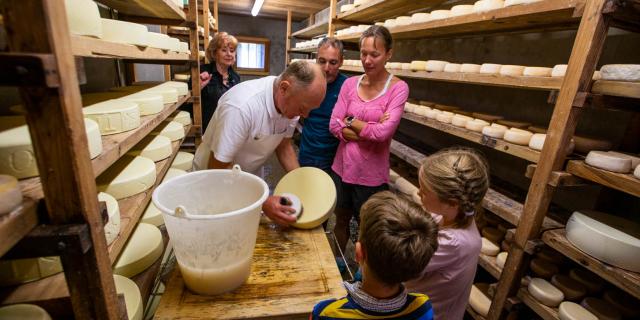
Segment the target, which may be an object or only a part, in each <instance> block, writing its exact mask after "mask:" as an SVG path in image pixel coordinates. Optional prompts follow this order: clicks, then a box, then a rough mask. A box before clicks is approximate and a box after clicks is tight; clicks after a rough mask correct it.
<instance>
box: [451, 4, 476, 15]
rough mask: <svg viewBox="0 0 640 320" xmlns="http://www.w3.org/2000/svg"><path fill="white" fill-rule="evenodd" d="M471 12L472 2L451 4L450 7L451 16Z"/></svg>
mask: <svg viewBox="0 0 640 320" xmlns="http://www.w3.org/2000/svg"><path fill="white" fill-rule="evenodd" d="M471 13H473V5H472V4H460V5H457V6H453V7H452V8H451V16H452V17H457V16H462V15H465V14H471Z"/></svg>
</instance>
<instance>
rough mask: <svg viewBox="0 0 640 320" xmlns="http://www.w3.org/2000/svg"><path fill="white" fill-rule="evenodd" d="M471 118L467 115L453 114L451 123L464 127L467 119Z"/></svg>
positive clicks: (470, 119)
mask: <svg viewBox="0 0 640 320" xmlns="http://www.w3.org/2000/svg"><path fill="white" fill-rule="evenodd" d="M472 120H473V118H471V117H467V116H463V115H460V114H456V115H455V116H453V118H451V124H452V125H454V126H456V127H461V128H464V127H466V125H467V122H468V121H472Z"/></svg>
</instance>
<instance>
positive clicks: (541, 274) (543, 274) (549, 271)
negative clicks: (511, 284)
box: [529, 258, 560, 280]
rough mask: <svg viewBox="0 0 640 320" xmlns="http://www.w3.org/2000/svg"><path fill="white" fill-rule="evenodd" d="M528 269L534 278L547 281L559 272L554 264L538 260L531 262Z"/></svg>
mask: <svg viewBox="0 0 640 320" xmlns="http://www.w3.org/2000/svg"><path fill="white" fill-rule="evenodd" d="M529 268H530V269H531V272H532V273H533V275H534V276H536V277H538V278H543V279H547V280H549V279H551V277H553V275H555V274H557V273H559V272H560V269H559V268H558V266H556V265H555V264H553V263H550V262H548V261H545V260H542V259H538V258H535V259H532V260H531V263H530V264H529Z"/></svg>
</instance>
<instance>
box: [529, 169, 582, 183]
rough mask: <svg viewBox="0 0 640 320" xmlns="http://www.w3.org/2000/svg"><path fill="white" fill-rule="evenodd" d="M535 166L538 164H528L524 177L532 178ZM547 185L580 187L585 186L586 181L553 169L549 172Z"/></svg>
mask: <svg viewBox="0 0 640 320" xmlns="http://www.w3.org/2000/svg"><path fill="white" fill-rule="evenodd" d="M537 168H538V166H537V165H535V164H530V165H528V166H527V172H526V173H525V174H524V175H525V177H527V178H529V179H533V175H534V174H535V172H536V169H537ZM549 185H550V186H554V187H581V186H586V185H587V182H586V181H584V180H582V179H580V178H578V177H576V176H574V175H572V174H571V173H568V172H565V171H553V172H551V180H549Z"/></svg>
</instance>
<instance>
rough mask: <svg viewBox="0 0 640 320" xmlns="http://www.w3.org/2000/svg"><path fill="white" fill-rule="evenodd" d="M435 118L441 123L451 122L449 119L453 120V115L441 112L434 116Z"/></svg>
mask: <svg viewBox="0 0 640 320" xmlns="http://www.w3.org/2000/svg"><path fill="white" fill-rule="evenodd" d="M436 120H438V121H440V122H442V123H451V120H453V115H452V114H447V113H445V112H442V113H440V114H439V115H437V116H436Z"/></svg>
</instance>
